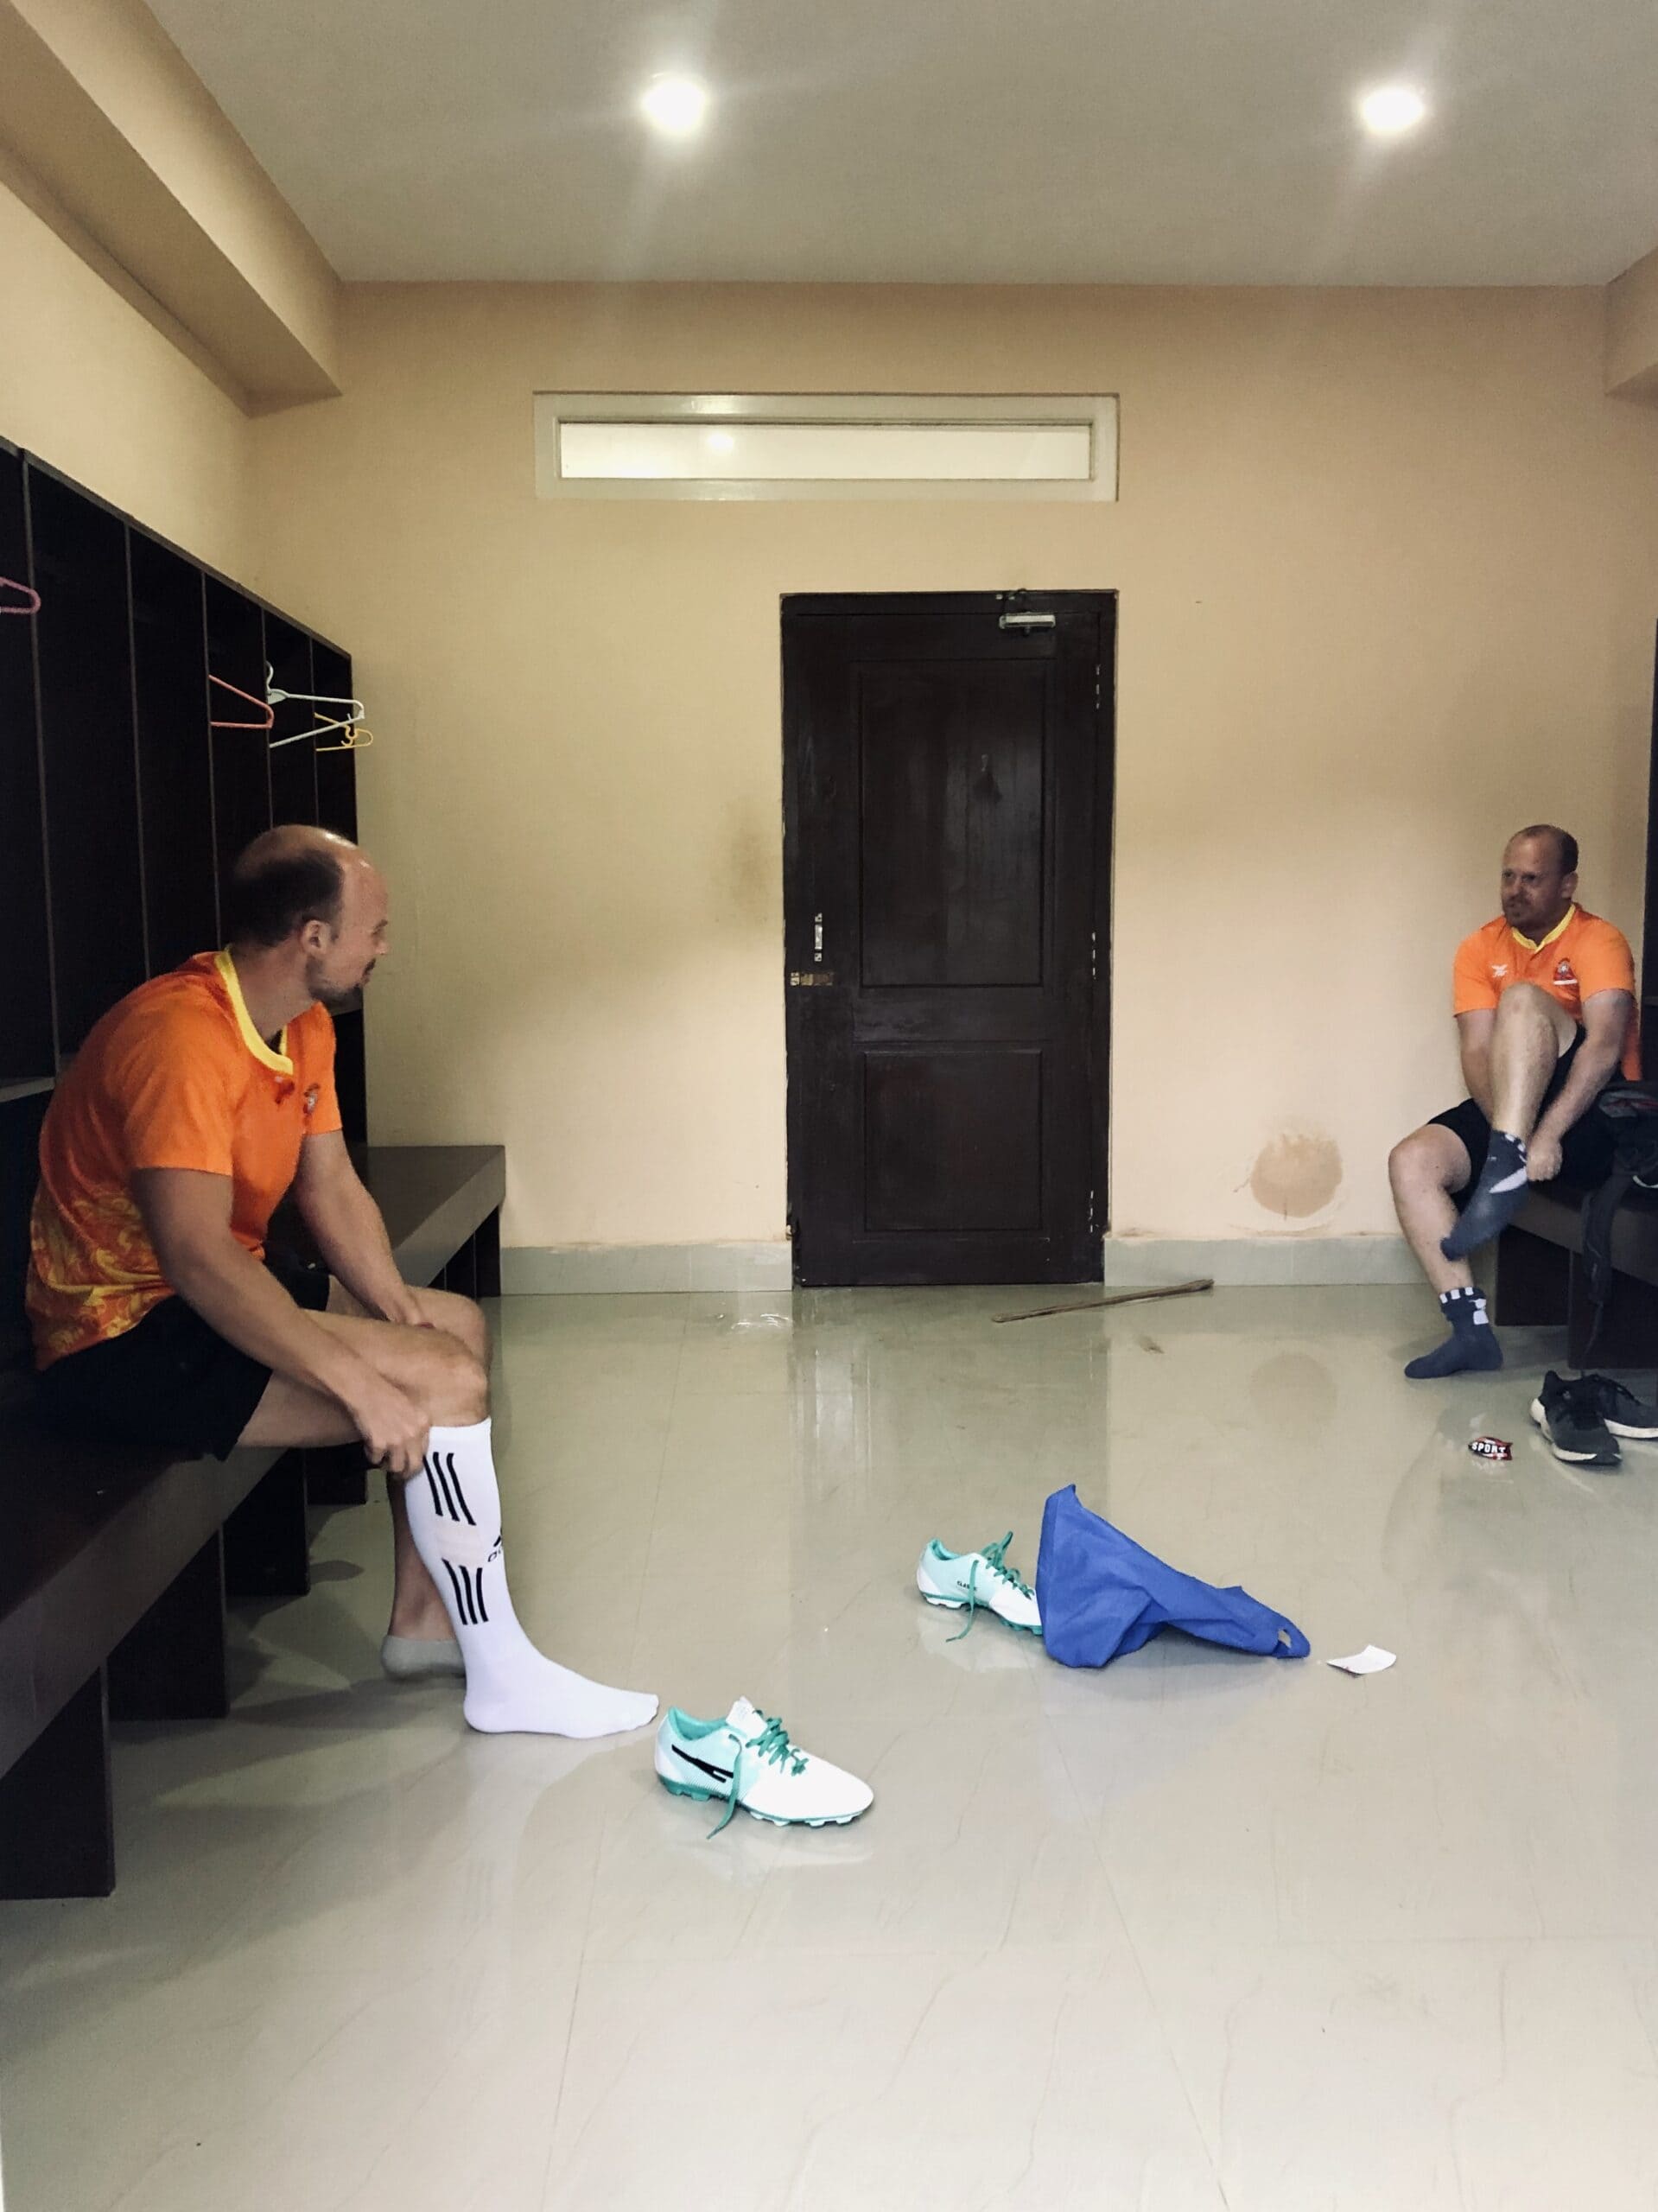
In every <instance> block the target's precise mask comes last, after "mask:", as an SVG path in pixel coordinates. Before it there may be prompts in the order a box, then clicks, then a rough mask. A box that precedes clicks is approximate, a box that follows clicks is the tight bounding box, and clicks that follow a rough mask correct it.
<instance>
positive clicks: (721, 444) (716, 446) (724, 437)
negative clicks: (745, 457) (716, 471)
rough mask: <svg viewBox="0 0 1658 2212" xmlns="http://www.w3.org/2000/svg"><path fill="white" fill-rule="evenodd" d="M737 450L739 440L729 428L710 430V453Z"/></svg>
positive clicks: (733, 451)
mask: <svg viewBox="0 0 1658 2212" xmlns="http://www.w3.org/2000/svg"><path fill="white" fill-rule="evenodd" d="M736 450H737V441H736V439H735V438H734V437H733V436H732V435H731V433H730V431H729V430H710V431H709V432H708V451H709V452H710V453H735V451H736Z"/></svg>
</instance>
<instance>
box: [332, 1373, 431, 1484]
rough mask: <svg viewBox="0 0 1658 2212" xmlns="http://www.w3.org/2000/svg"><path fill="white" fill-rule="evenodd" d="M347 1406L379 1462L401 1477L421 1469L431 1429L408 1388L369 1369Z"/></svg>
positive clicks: (388, 1471) (369, 1452)
mask: <svg viewBox="0 0 1658 2212" xmlns="http://www.w3.org/2000/svg"><path fill="white" fill-rule="evenodd" d="M346 1412H347V1413H348V1414H350V1415H351V1417H352V1420H353V1422H355V1424H356V1427H357V1433H358V1434H359V1436H360V1437H361V1438H362V1440H363V1445H364V1448H365V1450H366V1452H368V1455H369V1459H370V1460H371V1462H372V1464H373V1465H375V1466H377V1467H384V1469H385V1471H386V1472H387V1474H389V1475H395V1476H397V1477H398V1478H400V1479H406V1478H408V1477H409V1476H410V1475H417V1474H418V1473H419V1472H420V1465H421V1461H422V1459H424V1458H425V1457H426V1443H427V1439H428V1437H429V1434H430V1433H431V1432H430V1428H429V1423H428V1421H427V1419H426V1415H425V1413H424V1411H423V1410H422V1408H421V1407H419V1406H418V1405H416V1402H415V1401H414V1400H413V1399H412V1398H411V1397H410V1395H408V1393H407V1392H406V1391H404V1390H400V1389H398V1388H397V1384H396V1383H388V1382H387V1381H386V1379H385V1377H384V1376H382V1375H377V1374H376V1373H375V1372H374V1371H373V1370H372V1369H369V1370H367V1371H366V1373H365V1377H364V1380H363V1382H362V1383H361V1384H360V1386H359V1388H358V1389H356V1390H355V1391H353V1394H352V1396H351V1399H350V1401H349V1402H347V1404H346Z"/></svg>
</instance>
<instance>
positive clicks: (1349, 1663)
mask: <svg viewBox="0 0 1658 2212" xmlns="http://www.w3.org/2000/svg"><path fill="white" fill-rule="evenodd" d="M1394 1656H1395V1655H1394V1653H1393V1652H1391V1651H1384V1650H1383V1649H1382V1646H1381V1645H1380V1644H1379V1643H1367V1644H1366V1645H1365V1647H1364V1649H1363V1651H1356V1652H1355V1653H1354V1654H1353V1656H1352V1657H1351V1658H1350V1659H1330V1660H1326V1661H1325V1662H1324V1663H1325V1665H1326V1666H1330V1667H1339V1668H1340V1669H1341V1670H1342V1672H1343V1674H1344V1675H1379V1674H1380V1673H1381V1672H1382V1669H1383V1668H1384V1667H1391V1666H1392V1665H1393V1663H1394Z"/></svg>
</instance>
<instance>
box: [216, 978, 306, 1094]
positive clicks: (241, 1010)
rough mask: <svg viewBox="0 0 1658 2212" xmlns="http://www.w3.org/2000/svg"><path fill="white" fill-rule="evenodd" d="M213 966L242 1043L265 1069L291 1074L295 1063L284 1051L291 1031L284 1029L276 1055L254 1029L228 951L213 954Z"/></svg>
mask: <svg viewBox="0 0 1658 2212" xmlns="http://www.w3.org/2000/svg"><path fill="white" fill-rule="evenodd" d="M213 966H214V967H215V968H216V969H218V970H219V975H220V976H221V977H222V978H223V980H224V984H225V988H226V991H227V992H228V993H229V995H230V1002H231V1012H232V1014H234V1015H235V1016H236V1027H238V1030H240V1032H241V1033H242V1042H243V1043H244V1044H245V1046H247V1048H248V1050H249V1052H251V1053H252V1055H253V1057H254V1058H255V1059H256V1060H257V1062H258V1063H259V1065H260V1066H261V1067H262V1068H269V1069H270V1071H272V1073H273V1074H276V1075H292V1074H293V1072H294V1063H293V1062H292V1060H290V1059H289V1058H288V1055H287V1053H286V1052H283V1050H282V1049H281V1048H282V1047H283V1046H285V1045H286V1044H287V1042H288V1032H287V1031H286V1030H285V1029H284V1030H283V1033H282V1035H281V1036H280V1037H279V1038H278V1039H276V1044H277V1047H278V1049H277V1050H276V1052H272V1051H271V1049H270V1046H269V1045H267V1044H266V1042H265V1040H264V1038H263V1037H262V1036H260V1034H259V1033H258V1031H257V1029H256V1028H255V1027H254V1026H253V1018H252V1016H251V1014H249V1012H248V1002H247V1001H246V1000H245V998H244V997H243V996H242V981H241V978H240V976H238V974H237V972H236V963H235V962H234V961H233V960H232V958H231V957H230V955H229V953H228V952H216V953H214V955H213Z"/></svg>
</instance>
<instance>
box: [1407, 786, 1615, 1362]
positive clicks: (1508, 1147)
mask: <svg viewBox="0 0 1658 2212" xmlns="http://www.w3.org/2000/svg"><path fill="white" fill-rule="evenodd" d="M1577 888H1578V841H1577V839H1576V838H1575V837H1572V836H1567V834H1566V831H1565V830H1564V829H1555V828H1554V827H1553V824H1552V823H1535V824H1534V826H1533V827H1532V828H1530V829H1521V830H1520V831H1519V832H1518V833H1517V834H1516V835H1515V836H1513V837H1511V838H1510V839H1509V844H1508V848H1507V849H1506V850H1505V852H1504V853H1503V855H1502V913H1501V915H1500V916H1499V917H1498V918H1497V919H1496V920H1495V921H1491V922H1487V923H1486V925H1485V926H1484V928H1483V929H1479V930H1476V931H1475V932H1474V934H1473V935H1472V937H1471V938H1464V940H1463V942H1462V944H1460V945H1458V948H1457V959H1456V969H1455V995H1454V1000H1453V1004H1454V1007H1455V1010H1456V1016H1457V1027H1458V1032H1459V1033H1460V1037H1461V1046H1462V1072H1463V1080H1464V1082H1465V1083H1466V1084H1467V1085H1468V1090H1469V1096H1467V1097H1466V1098H1464V1101H1463V1103H1462V1104H1461V1105H1460V1106H1453V1107H1452V1108H1451V1109H1450V1110H1449V1111H1448V1112H1447V1113H1444V1114H1436V1115H1435V1116H1434V1117H1433V1119H1432V1121H1431V1122H1429V1123H1428V1124H1427V1126H1426V1128H1420V1129H1416V1130H1413V1132H1412V1134H1411V1135H1409V1136H1407V1138H1406V1139H1405V1140H1404V1141H1403V1142H1402V1143H1401V1144H1397V1145H1395V1146H1394V1149H1393V1152H1392V1154H1391V1156H1390V1157H1389V1159H1388V1173H1389V1174H1390V1175H1391V1177H1392V1179H1393V1192H1394V1206H1395V1207H1396V1209H1397V1210H1398V1214H1399V1224H1400V1227H1401V1229H1402V1230H1404V1232H1405V1235H1406V1236H1407V1239H1408V1240H1409V1243H1410V1248H1411V1249H1412V1251H1413V1252H1414V1253H1415V1255H1416V1256H1417V1259H1418V1260H1419V1261H1420V1262H1421V1266H1422V1272H1423V1273H1424V1274H1426V1277H1427V1279H1428V1281H1429V1282H1430V1283H1431V1284H1432V1287H1433V1288H1434V1289H1435V1290H1436V1291H1438V1293H1439V1304H1440V1306H1441V1307H1442V1308H1443V1309H1444V1313H1445V1319H1446V1320H1447V1321H1449V1323H1450V1324H1451V1334H1450V1335H1449V1336H1448V1337H1447V1338H1445V1342H1444V1343H1443V1344H1439V1345H1438V1346H1436V1347H1435V1349H1434V1350H1433V1351H1431V1352H1427V1353H1425V1354H1424V1355H1423V1357H1421V1358H1420V1359H1413V1360H1412V1361H1411V1363H1410V1364H1409V1365H1408V1366H1407V1368H1406V1370H1405V1372H1406V1374H1407V1375H1408V1376H1413V1377H1416V1378H1419V1379H1420V1377H1423V1376H1438V1375H1455V1374H1457V1373H1458V1371H1459V1370H1462V1369H1464V1368H1472V1369H1490V1368H1494V1367H1501V1366H1502V1347H1501V1346H1500V1345H1499V1344H1498V1343H1497V1340H1496V1332H1495V1330H1493V1328H1492V1327H1491V1325H1490V1318H1489V1316H1488V1315H1487V1313H1486V1311H1485V1300H1484V1297H1483V1294H1481V1292H1480V1290H1479V1288H1478V1287H1477V1285H1476V1283H1475V1281H1474V1278H1473V1274H1472V1272H1471V1269H1470V1267H1469V1264H1468V1255H1469V1254H1470V1253H1471V1251H1473V1249H1475V1247H1476V1246H1477V1245H1480V1244H1484V1243H1489V1242H1490V1239H1491V1238H1492V1237H1494V1236H1497V1235H1498V1234H1499V1233H1500V1232H1501V1231H1502V1230H1503V1229H1505V1228H1506V1227H1507V1226H1508V1224H1509V1222H1511V1221H1512V1220H1513V1219H1514V1217H1515V1214H1516V1213H1518V1211H1520V1207H1521V1203H1522V1202H1523V1200H1524V1198H1525V1195H1526V1187H1527V1185H1528V1183H1547V1182H1551V1181H1552V1180H1553V1178H1554V1177H1555V1176H1557V1175H1560V1174H1561V1173H1564V1174H1565V1175H1566V1179H1568V1181H1570V1182H1573V1183H1583V1184H1589V1183H1598V1182H1600V1181H1602V1180H1603V1179H1604V1177H1605V1175H1606V1173H1607V1171H1608V1169H1609V1168H1610V1166H1611V1137H1610V1131H1609V1130H1608V1128H1607V1127H1606V1125H1605V1123H1604V1122H1603V1120H1602V1119H1601V1117H1600V1116H1598V1114H1592V1113H1591V1112H1590V1110H1589V1109H1590V1108H1591V1106H1592V1105H1593V1104H1594V1103H1595V1100H1596V1099H1597V1098H1598V1096H1599V1095H1600V1093H1601V1091H1602V1090H1604V1088H1605V1087H1606V1085H1607V1084H1608V1083H1610V1081H1611V1079H1612V1078H1613V1077H1614V1076H1616V1075H1617V1073H1618V1071H1619V1070H1620V1068H1621V1069H1622V1071H1623V1074H1624V1075H1626V1076H1630V1077H1638V1076H1639V1074H1640V1072H1641V1053H1640V1045H1639V1040H1638V1038H1637V1034H1636V1015H1635V963H1634V962H1633V961H1632V960H1631V959H1630V957H1629V946H1628V944H1626V943H1625V941H1624V939H1623V936H1622V934H1621V933H1620V932H1619V931H1617V930H1615V929H1614V928H1613V927H1612V925H1611V924H1610V922H1603V921H1602V920H1600V919H1599V918H1598V916H1596V915H1594V914H1591V913H1587V912H1585V910H1584V909H1583V908H1582V907H1581V906H1578V905H1577V904H1576V896H1577Z"/></svg>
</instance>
